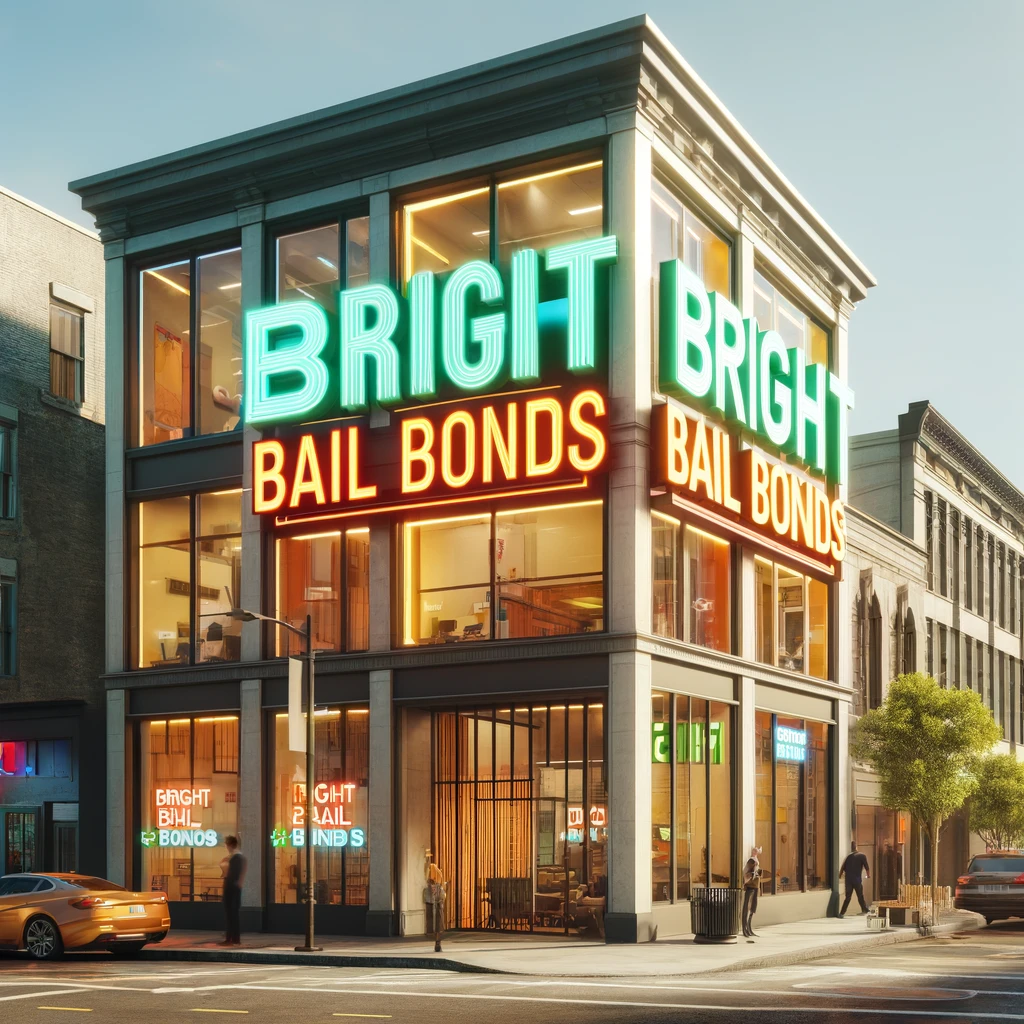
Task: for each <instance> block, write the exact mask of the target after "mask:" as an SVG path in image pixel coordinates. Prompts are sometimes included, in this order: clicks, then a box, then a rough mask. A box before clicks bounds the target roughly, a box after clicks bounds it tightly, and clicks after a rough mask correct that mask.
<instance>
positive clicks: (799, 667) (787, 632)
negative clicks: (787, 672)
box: [775, 565, 806, 672]
mask: <svg viewBox="0 0 1024 1024" xmlns="http://www.w3.org/2000/svg"><path fill="white" fill-rule="evenodd" d="M775 572H776V580H777V584H776V585H777V590H776V605H777V609H778V611H777V614H776V621H777V623H778V659H779V661H778V664H779V667H780V668H788V669H791V670H792V671H793V672H803V671H804V650H805V640H806V638H805V637H804V578H803V576H801V575H800V573H797V572H792V571H791V570H789V569H786V568H784V567H783V566H781V565H777V566H776V567H775Z"/></svg>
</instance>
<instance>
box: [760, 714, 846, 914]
mask: <svg viewBox="0 0 1024 1024" xmlns="http://www.w3.org/2000/svg"><path fill="white" fill-rule="evenodd" d="M754 733H755V735H754V745H755V778H754V786H755V807H756V810H755V823H754V841H755V843H756V844H757V845H758V846H760V847H761V856H760V861H761V867H762V870H763V872H764V875H763V877H764V882H763V885H762V892H764V893H765V894H768V893H783V892H806V891H810V890H816V889H829V888H831V867H830V865H831V861H830V859H829V791H830V790H829V771H830V769H829V749H828V744H829V727H828V725H826V724H825V723H824V722H814V721H810V720H807V719H802V718H788V717H785V716H783V715H773V714H772V713H771V712H768V711H758V712H756V713H755V727H754Z"/></svg>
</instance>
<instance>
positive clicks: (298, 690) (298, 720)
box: [288, 658, 306, 754]
mask: <svg viewBox="0 0 1024 1024" xmlns="http://www.w3.org/2000/svg"><path fill="white" fill-rule="evenodd" d="M288 749H289V750H291V751H294V752H295V753H297V754H303V753H305V751H306V722H305V720H304V719H303V717H302V659H301V658H289V659H288Z"/></svg>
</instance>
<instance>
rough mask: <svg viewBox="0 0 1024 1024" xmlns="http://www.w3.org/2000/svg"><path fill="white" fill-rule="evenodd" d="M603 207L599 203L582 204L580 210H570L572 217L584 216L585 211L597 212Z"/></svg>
mask: <svg viewBox="0 0 1024 1024" xmlns="http://www.w3.org/2000/svg"><path fill="white" fill-rule="evenodd" d="M600 209H603V207H602V205H601V204H600V203H598V204H597V205H596V206H581V207H580V208H579V209H578V210H570V211H569V216H570V217H582V216H583V214H585V213H597V211H598V210H600Z"/></svg>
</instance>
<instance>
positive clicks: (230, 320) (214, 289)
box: [196, 249, 242, 434]
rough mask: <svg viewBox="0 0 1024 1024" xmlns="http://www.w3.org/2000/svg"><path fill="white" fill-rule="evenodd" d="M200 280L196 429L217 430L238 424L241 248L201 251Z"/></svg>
mask: <svg viewBox="0 0 1024 1024" xmlns="http://www.w3.org/2000/svg"><path fill="white" fill-rule="evenodd" d="M196 276H197V277H198V279H199V320H198V333H199V342H198V346H199V347H198V349H197V352H198V360H199V394H198V395H197V397H196V412H197V415H198V420H199V422H198V424H197V433H200V434H219V433H223V432H224V431H226V430H234V429H235V428H236V427H238V426H239V425H240V423H241V419H240V417H239V410H240V409H241V404H242V250H241V249H230V250H228V251H227V252H219V253H213V254H211V255H209V256H201V257H200V258H199V259H198V260H197V261H196Z"/></svg>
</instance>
